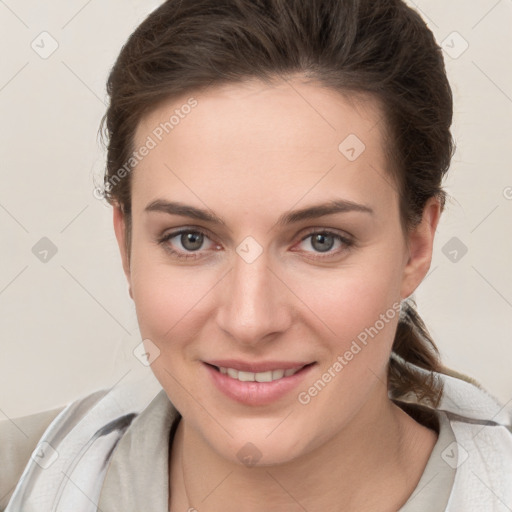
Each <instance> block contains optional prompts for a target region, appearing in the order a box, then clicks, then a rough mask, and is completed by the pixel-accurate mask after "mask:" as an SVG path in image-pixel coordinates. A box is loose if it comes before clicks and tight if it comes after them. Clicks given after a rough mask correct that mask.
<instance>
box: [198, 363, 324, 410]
mask: <svg viewBox="0 0 512 512" xmlns="http://www.w3.org/2000/svg"><path fill="white" fill-rule="evenodd" d="M203 364H204V367H205V368H206V370H207V371H208V372H209V374H210V375H211V378H212V379H213V382H214V383H215V385H216V386H217V388H218V389H219V390H220V391H222V392H223V393H224V394H225V395H226V396H228V397H229V398H231V399H232V400H235V401H236V402H239V403H241V404H245V405H267V404H270V403H272V402H274V401H276V400H278V399H279V398H282V397H283V396H285V395H286V394H287V393H289V392H290V391H291V390H292V389H294V388H296V387H297V386H298V385H299V383H300V382H301V381H302V380H303V379H304V378H305V377H306V375H307V374H309V373H310V371H311V370H312V368H313V367H314V366H315V364H310V365H309V366H305V367H304V368H302V369H301V370H299V371H298V372H297V373H294V374H293V375H290V376H289V377H283V378H281V379H278V380H274V381H272V382H242V381H239V380H238V379H233V378H231V377H229V376H228V375H225V374H223V373H220V371H218V370H216V369H215V368H214V367H213V366H210V365H208V364H206V363H203Z"/></svg>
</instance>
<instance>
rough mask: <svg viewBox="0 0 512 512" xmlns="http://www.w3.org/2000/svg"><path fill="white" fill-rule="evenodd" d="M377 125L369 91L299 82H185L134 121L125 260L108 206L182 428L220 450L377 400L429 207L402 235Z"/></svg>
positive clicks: (290, 441)
mask: <svg viewBox="0 0 512 512" xmlns="http://www.w3.org/2000/svg"><path fill="white" fill-rule="evenodd" d="M171 116H174V117H173V118H171ZM166 123H167V124H166ZM382 129H383V126H382V124H381V123H380V113H379V110H378V109H377V106H376V104H375V103H374V102H373V101H372V100H371V99H370V98H368V99H367V100H365V101H364V102H358V103H355V102H349V101H347V99H345V98H344V97H343V96H341V95H340V94H339V93H337V92H334V91H332V90H330V89H326V88H323V87H321V86H320V85H317V84H305V83H302V82H301V81H300V80H292V81H290V82H289V83H286V82H280V83H279V84H278V85H275V86H268V85H264V84H263V83H261V82H257V81H248V82H245V83H243V84H236V85H235V84H231V85H226V86H222V87H217V88H213V89H210V90H209V91H207V92H202V93H199V94H195V95H194V94H191V95H188V96H183V98H182V99H181V100H179V101H176V100H174V101H172V102H169V103H167V104H165V105H162V106H160V107H159V108H158V109H157V110H155V111H154V112H152V113H151V114H149V115H148V116H146V117H145V118H144V119H143V120H142V122H141V123H140V125H139V126H138V129H137V133H136V138H135V148H136V149H137V151H138V155H139V156H138V157H137V159H138V160H140V161H139V163H138V164H137V166H136V168H135V170H134V171H133V176H132V178H133V182H132V219H133V220H132V223H133V224H132V242H131V254H130V263H129V267H128V260H127V255H126V253H125V251H124V249H123V246H124V241H123V240H124V239H123V236H124V231H123V230H124V226H123V218H122V215H121V213H120V211H119V210H118V209H115V213H114V216H115V217H114V219H115V229H116V235H117V237H118V241H119V244H120V247H121V251H122V255H123V262H124V266H125V272H126V274H127V277H128V280H129V284H130V289H131V295H132V297H133V300H134V302H135V306H136V311H137V317H138V322H139V326H140V331H141V335H142V338H143V339H145V340H146V341H145V347H146V349H147V352H149V359H150V361H152V363H151V368H152V370H153V372H154V373H155V375H156V377H157V378H158V380H159V381H160V383H161V385H162V386H163V388H164V389H165V391H166V392H167V394H168V396H169V398H170V400H171V401H172V402H173V404H174V405H175V406H176V408H177V409H178V410H179V411H180V413H181V414H182V416H183V418H184V421H185V423H186V425H187V428H189V429H191V431H193V432H194V433H195V435H196V436H197V438H198V439H201V440H202V441H204V443H206V444H207V445H209V446H210V448H211V449H212V450H214V451H215V452H216V453H217V454H219V455H221V456H222V457H224V458H225V459H228V460H231V461H233V462H238V463H247V461H249V460H252V461H253V463H254V462H259V463H261V464H273V463H279V462H286V461H289V460H291V459H294V458H297V457H299V456H301V455H306V454H307V453H308V452H310V451H311V450H313V449H314V448H315V447H318V446H320V445H321V444H322V443H325V442H326V441H328V440H329V439H331V438H333V437H334V436H335V435H336V434H337V433H339V432H341V431H342V429H343V428H344V427H345V426H347V425H348V424H349V423H350V421H351V420H352V418H353V417H354V416H355V415H356V414H357V413H358V411H360V410H364V408H369V407H372V408H375V407H376V404H382V403H383V402H384V401H386V400H387V389H386V385H385V383H386V368H387V362H388V359H389V355H390V351H391V346H392V342H393V337H394V332H395V329H396V325H397V322H398V310H399V304H400V300H401V299H402V298H405V297H407V296H409V295H410V294H411V293H412V292H413V291H414V289H415V288H416V287H417V285H418V284H419V282H420V281H421V279H422V278H423V277H424V275H425V273H426V272H427V270H428V267H429V265H430V257H431V250H432V246H431V242H432V237H433V233H434V231H435V225H436V223H437V218H438V208H437V206H436V205H437V203H435V205H434V206H433V207H432V209H431V210H429V211H431V216H430V217H429V218H428V222H427V223H426V224H425V223H422V224H421V225H420V227H419V228H418V229H417V230H416V231H415V232H413V233H412V234H411V235H410V238H409V243H410V246H409V247H407V244H406V239H405V238H404V234H403V232H402V231H401V225H400V219H399V209H398V205H399V203H398V199H399V198H398V195H397V192H396V189H395V185H394V184H393V182H392V179H391V178H390V175H389V173H388V170H387V162H386V159H385V156H384V140H383V136H382ZM144 147H145V148H146V149H145V150H144V149H142V148H144ZM139 157H140V158H139ZM178 203H179V206H180V208H181V210H180V211H179V212H178V211H177V208H176V204H178ZM173 205H174V206H173ZM333 205H337V206H336V211H334V210H335V208H333V209H332V212H331V213H328V214H324V215H320V214H321V213H325V212H326V211H327V209H330V208H331V207H333ZM315 208H318V210H315ZM310 209H312V210H311V211H310V212H309V213H308V214H306V213H305V212H307V211H309V210H310ZM324 209H325V211H324ZM436 212H437V213H436ZM219 219H220V220H219ZM422 226H423V227H422ZM180 232H183V233H181V234H180ZM315 233H316V234H315ZM226 360H230V361H226ZM215 363H217V365H216V366H223V364H224V365H225V366H227V367H231V368H235V369H236V368H237V367H239V368H241V369H243V368H244V366H243V365H244V363H245V364H246V365H249V366H247V367H245V369H246V370H249V369H251V368H252V369H254V370H258V369H259V370H266V371H261V372H256V373H258V375H256V376H255V377H254V376H253V375H252V374H251V373H248V374H247V373H242V374H239V375H238V377H239V379H240V378H241V379H249V380H252V379H253V378H256V379H257V380H260V381H268V380H269V379H270V378H277V380H275V381H273V382H249V381H243V382H242V381H240V380H239V379H235V378H234V377H236V373H234V372H232V371H231V370H230V373H231V374H232V376H229V375H224V374H223V373H221V372H219V371H218V370H217V369H214V368H213V366H210V365H215ZM221 363H223V364H221ZM260 363H261V364H262V365H263V366H260V367H258V368H254V367H251V366H250V365H251V364H260ZM265 363H269V366H267V367H265V366H264V364H265ZM303 365H309V366H307V367H305V368H304V369H303V370H301V371H300V372H298V373H296V374H295V375H294V376H283V377H282V378H279V377H280V372H278V371H276V372H271V370H279V369H287V368H290V367H292V368H297V367H301V366H303ZM253 373H254V372H253ZM288 373H289V372H287V374H286V375H288Z"/></svg>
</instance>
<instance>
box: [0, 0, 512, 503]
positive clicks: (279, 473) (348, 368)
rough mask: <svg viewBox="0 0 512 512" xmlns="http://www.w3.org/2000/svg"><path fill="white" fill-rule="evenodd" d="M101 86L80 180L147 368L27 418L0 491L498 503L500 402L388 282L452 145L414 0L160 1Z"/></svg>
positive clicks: (399, 284)
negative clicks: (102, 156) (104, 233)
mask: <svg viewBox="0 0 512 512" xmlns="http://www.w3.org/2000/svg"><path fill="white" fill-rule="evenodd" d="M108 92H109V95H110V100H111V102H110V106H109V109H108V111H107V113H106V116H105V124H106V128H107V135H108V161H107V171H106V175H105V194H106V197H107V199H108V201H109V202H110V203H111V204H112V206H113V215H114V229H115V233H116V237H117V240H118V243H119V248H120V252H121V256H122V261H123V268H124V272H125V274H126V277H127V280H128V283H129V287H130V296H131V297H132V299H133V300H134V303H135V306H136V311H137V317H138V322H139V327H140V331H141V335H142V337H143V339H144V342H143V345H142V346H141V347H140V348H141V350H140V353H139V354H138V355H139V357H140V358H141V359H142V360H144V361H145V362H146V364H148V365H150V366H151V369H152V370H153V372H154V374H155V376H156V377H157V379H158V381H159V382H160V384H161V385H162V388H163V389H162V391H161V392H160V393H159V394H158V395H157V396H156V397H154V399H152V400H151V403H149V404H148V396H147V395H145V394H144V391H143V390H137V389H133V388H128V387H123V386H122V385H120V386H118V387H117V388H116V389H114V390H111V391H107V390H102V391H98V392H96V393H93V394H91V395H89V396H88V397H86V398H83V399H79V400H77V401H75V402H74V403H73V404H71V405H70V406H69V407H67V408H66V409H64V410H58V411H51V412H49V413H48V414H46V415H43V416H38V417H37V418H31V419H30V420H28V419H27V420H26V421H27V422H29V423H30V426H31V428H33V431H34V436H33V437H35V438H37V439H38V441H39V442H37V441H36V442H35V443H34V444H33V445H32V446H36V444H37V446H36V447H35V449H34V452H33V453H32V456H31V457H29V456H28V454H27V449H26V448H24V450H25V451H23V450H22V449H20V450H21V451H20V452H18V451H16V449H17V448H16V445H15V443H14V441H13V442H12V443H2V444H7V445H8V446H9V448H2V449H3V450H5V451H4V452H3V454H2V455H3V456H2V459H1V461H2V467H4V465H5V466H6V467H7V468H8V469H7V471H6V475H7V476H6V480H5V481H6V482H7V483H6V484H3V487H2V491H3V493H2V494H6V493H7V492H8V491H9V490H10V488H11V486H14V485H16V489H15V490H14V492H13V493H12V497H11V498H10V502H9V505H8V506H7V508H6V510H8V511H18V510H23V511H29V510H38V511H40V510H102V511H110V510H145V511H162V510H166V509H167V508H168V509H169V510H171V511H172V512H176V511H186V510H188V511H194V510H197V511H199V512H203V511H204V512H216V511H223V512H226V511H232V510H233V511H234V510H244V511H267V510H279V511H281V510H282V511H294V510H297V511H299V510H308V511H311V512H312V511H319V510H328V511H338V510H344V511H362V510H364V511H382V512H384V511H397V510H399V511H401V512H411V511H417V512H422V511H427V510H428V511H429V512H432V511H442V510H449V511H462V510H464V511H465V512H466V511H477V510H478V511H482V510H506V509H507V507H508V508H509V509H510V508H512V485H511V484H512V433H511V425H510V418H509V417H508V415H507V413H506V412H505V410H504V408H503V406H502V405H501V404H499V403H498V402H497V401H496V400H494V399H493V398H492V397H491V396H489V395H488V394H487V393H486V392H485V391H484V390H482V389H481V388H480V387H479V386H477V385H475V384H474V383H471V382H470V381H469V379H467V378H465V377H464V376H460V375H458V374H455V373H454V372H451V371H450V370H448V369H447V368H445V367H444V366H443V365H442V364H441V362H440V360H439V354H438V352H437V349H436V347H435V344H434V342H433V341H432V339H431V338H430V336H429V334H428V331H427V329H426V327H425V325H424V324H423V322H422V321H421V319H420V317H419V315H418V314H417V313H416V311H415V309H414V304H413V302H412V300H411V295H412V294H413V293H414V291H415V289H416V288H417V287H418V285H419V284H420V283H421V281H422V279H423V278H424V277H425V275H426V273H427V271H428V269H429V266H430V262H431V256H432V247H433V241H434V236H435V231H436V227H437V224H438V221H439V216H440V214H441V212H442V210H443V207H444V202H445V193H444V191H443V189H442V187H441V182H442V178H443V176H444V175H445V173H446V172H447V170H448V167H449V163H450V159H451V156H452V153H453V143H452V138H451V135H450V125H451V120H452V95H451V90H450V86H449V84H448V81H447V78H446V74H445V69H444V64H443V59H442V54H441V50H440V48H439V47H438V46H437V44H436V43H435V40H434V38H433V35H432V33H431V32H430V31H429V30H428V28H427V27H426V26H425V24H424V22H423V21H422V20H421V18H420V16H419V15H418V14H417V13H416V12H415V11H413V10H412V9H410V8H408V7H407V6H406V5H405V4H404V3H402V2H401V1H398V0H395V1H389V0H377V1H375V0H372V1H368V0H359V1H348V0H347V1H345V0H343V1H341V0H308V1H304V0H302V1H300V2H299V1H296V0H267V1H263V0H262V1H254V0H221V1H219V0H215V1H214V0H200V1H194V2H187V1H179V2H178V1H176V0H170V1H167V2H165V3H164V4H162V6H161V7H159V8H158V9H156V10H155V11H154V12H152V13H151V14H150V15H149V16H148V18H147V19H146V20H145V21H144V22H143V23H142V24H141V25H140V26H139V27H138V28H137V30H136V31H135V32H134V34H132V36H131V37H130V39H129V40H128V42H127V44H126V45H125V46H124V47H123V49H122V51H121V54H120V55H119V57H118V59H117V61H116V63H115V66H114V68H113V70H112V72H111V75H110V78H109V81H108ZM151 398H153V397H151ZM57 413H58V415H57ZM53 418H55V419H53ZM48 425H50V426H49V428H48V430H46V432H45V433H44V436H42V433H43V431H44V430H45V428H46V426H48ZM3 428H4V437H3V438H4V439H7V440H10V439H14V435H13V434H9V433H8V427H3ZM40 436H42V437H40ZM31 439H32V438H31ZM24 446H25V447H26V446H27V441H26V440H25V445H24ZM7 451H8V452H9V453H7ZM18 453H23V456H19V455H17V454H18ZM4 460H6V461H7V463H5V464H4ZM9 461H11V462H9ZM27 462H28V464H27ZM25 465H26V467H25ZM23 468H24V469H23ZM21 471H23V475H21ZM11 484H12V485H11ZM500 507H501V508H500Z"/></svg>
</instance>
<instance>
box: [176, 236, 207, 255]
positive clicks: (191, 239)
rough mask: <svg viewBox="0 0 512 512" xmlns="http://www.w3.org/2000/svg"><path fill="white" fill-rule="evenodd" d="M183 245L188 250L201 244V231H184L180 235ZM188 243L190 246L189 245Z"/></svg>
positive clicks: (192, 249)
mask: <svg viewBox="0 0 512 512" xmlns="http://www.w3.org/2000/svg"><path fill="white" fill-rule="evenodd" d="M181 243H182V244H183V247H185V248H186V249H188V250H190V251H195V250H197V249H199V248H200V247H201V245H202V244H203V235H202V234H201V233H186V234H183V235H181ZM190 243H191V245H192V246H190Z"/></svg>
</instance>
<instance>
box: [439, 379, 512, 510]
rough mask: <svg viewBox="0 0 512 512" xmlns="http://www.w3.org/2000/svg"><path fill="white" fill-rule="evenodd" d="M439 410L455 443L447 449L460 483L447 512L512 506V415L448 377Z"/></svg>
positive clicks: (482, 393)
mask: <svg viewBox="0 0 512 512" xmlns="http://www.w3.org/2000/svg"><path fill="white" fill-rule="evenodd" d="M441 378H442V380H443V387H444V390H443V398H442V400H441V403H440V404H439V406H438V410H439V412H440V413H442V414H445V415H446V417H447V419H448V420H449V422H450V426H451V428H452V430H453V433H454V436H455V441H454V442H453V443H451V445H450V446H447V447H445V448H444V453H445V455H446V454H448V453H449V454H453V453H455V454H456V457H455V458H453V459H452V461H448V459H445V461H447V463H450V464H454V467H455V468H456V473H455V481H454V485H453V489H452V494H451V496H450V501H449V504H448V507H447V509H446V510H447V511H450V512H452V511H453V512H455V511H458V510H465V511H468V512H470V511H480V510H501V508H500V507H503V504H507V506H508V505H511V504H512V414H511V411H510V410H509V409H507V407H506V406H505V405H503V404H502V403H501V402H500V401H499V400H498V399H496V398H495V397H494V396H492V395H491V394H490V393H489V392H488V391H487V390H485V389H484V388H482V387H480V386H479V385H475V384H474V383H471V382H467V381H465V380H462V379H460V378H456V377H452V376H448V375H443V376H442V377H441Z"/></svg>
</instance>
